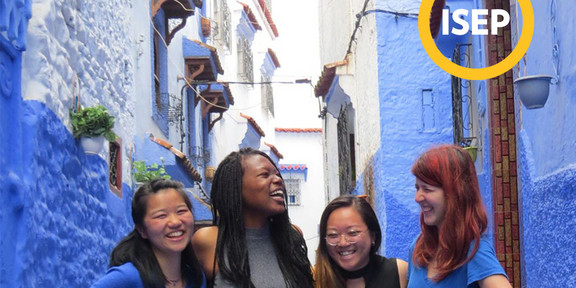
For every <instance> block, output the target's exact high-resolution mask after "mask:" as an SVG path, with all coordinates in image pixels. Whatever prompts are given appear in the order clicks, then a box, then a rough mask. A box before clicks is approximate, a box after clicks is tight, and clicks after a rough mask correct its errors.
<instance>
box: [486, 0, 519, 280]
mask: <svg viewBox="0 0 576 288" xmlns="http://www.w3.org/2000/svg"><path fill="white" fill-rule="evenodd" d="M485 7H486V8H487V9H504V10H506V11H508V12H510V1H509V0H486V1H485ZM510 39H511V33H510V25H508V26H507V27H504V28H503V29H499V33H498V35H494V36H488V44H487V45H488V47H487V51H488V53H489V54H488V65H489V66H492V65H494V64H496V63H498V62H500V61H502V60H503V59H505V58H506V57H507V56H508V55H509V54H510V52H511V49H512V45H511V41H510ZM489 85H490V90H489V91H490V92H489V107H490V127H491V129H490V131H491V135H490V136H491V137H490V138H491V145H492V147H491V153H490V154H491V155H492V159H491V161H492V191H493V197H494V198H493V203H494V205H493V207H494V229H495V231H494V234H495V237H496V239H495V242H494V243H495V248H496V254H497V255H498V260H500V263H501V264H502V266H503V267H504V268H505V269H506V273H507V274H508V278H509V279H510V282H511V283H512V285H513V286H514V287H521V278H520V277H521V273H520V271H521V270H520V233H519V227H520V225H519V218H518V217H519V213H518V186H517V183H518V179H517V173H516V127H515V119H514V118H515V115H514V114H515V113H514V90H513V88H514V84H513V77H512V70H510V71H508V72H506V73H505V74H502V75H500V76H498V77H496V78H492V79H490V80H489Z"/></svg>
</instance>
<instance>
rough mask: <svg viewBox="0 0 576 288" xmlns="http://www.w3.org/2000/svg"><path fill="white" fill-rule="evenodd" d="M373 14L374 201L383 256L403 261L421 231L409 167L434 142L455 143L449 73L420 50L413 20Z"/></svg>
mask: <svg viewBox="0 0 576 288" xmlns="http://www.w3.org/2000/svg"><path fill="white" fill-rule="evenodd" d="M375 15H376V21H377V30H378V67H379V71H378V78H379V81H378V82H379V97H380V105H381V107H380V115H381V116H380V117H381V119H380V126H381V129H382V130H381V139H382V144H381V147H380V149H379V150H378V152H377V153H376V155H375V156H374V160H373V165H374V173H375V174H374V180H375V193H376V196H375V201H374V203H375V209H376V212H377V214H378V216H379V218H380V222H381V225H382V231H383V232H384V234H385V235H384V237H383V238H384V239H383V243H382V244H383V245H382V250H383V251H382V252H383V253H384V254H385V255H387V256H392V257H399V258H402V259H407V258H408V246H409V244H410V243H411V241H412V240H413V239H414V238H415V237H416V236H417V234H418V233H419V230H420V228H419V218H418V217H419V214H420V209H419V207H418V206H417V204H416V203H415V202H414V177H413V176H412V175H411V173H410V167H411V166H412V164H413V163H414V161H415V160H416V157H417V156H418V155H419V154H420V153H421V152H423V151H424V150H425V149H426V148H427V147H429V146H430V145H431V144H432V143H450V142H452V141H453V140H452V137H453V136H452V117H451V115H452V112H451V111H452V110H451V101H452V100H451V88H450V87H451V86H450V75H449V74H447V73H446V72H444V71H442V70H441V69H440V68H439V67H438V66H437V65H436V64H434V63H433V62H432V60H431V59H430V58H429V57H428V55H427V54H426V52H425V51H424V48H423V47H422V44H421V42H420V38H419V35H418V32H417V31H418V27H417V24H418V21H417V19H416V18H407V17H398V18H396V17H395V16H394V15H390V14H385V13H376V14H375ZM423 101H424V102H423ZM423 103H431V104H432V105H423Z"/></svg>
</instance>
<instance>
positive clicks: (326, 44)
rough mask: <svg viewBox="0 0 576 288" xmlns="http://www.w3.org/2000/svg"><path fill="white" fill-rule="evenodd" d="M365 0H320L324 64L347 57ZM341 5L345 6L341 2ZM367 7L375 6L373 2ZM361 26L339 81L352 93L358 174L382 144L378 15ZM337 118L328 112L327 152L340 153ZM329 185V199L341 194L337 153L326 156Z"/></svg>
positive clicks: (348, 92)
mask: <svg viewBox="0 0 576 288" xmlns="http://www.w3.org/2000/svg"><path fill="white" fill-rule="evenodd" d="M364 2H365V1H363V0H352V1H346V2H344V3H339V5H333V3H332V1H326V0H320V14H319V15H320V27H319V29H320V31H322V33H321V34H320V35H321V36H320V39H321V41H320V43H321V45H320V49H321V52H320V55H321V59H322V65H326V64H330V63H334V62H337V61H341V60H343V59H345V56H346V51H347V50H348V46H349V43H350V38H351V36H352V33H353V31H354V26H355V23H356V19H357V18H356V16H355V15H356V14H358V13H360V12H361V10H362V7H363V5H364ZM340 4H341V5H340ZM366 9H367V10H370V9H374V4H373V3H372V2H369V3H368V6H367V8H366ZM334 19H339V21H334ZM360 24H361V25H360V29H358V31H357V32H356V36H355V39H356V40H355V42H354V43H353V44H352V46H351V54H350V55H349V57H348V61H349V62H348V65H347V66H342V67H338V68H337V69H336V74H337V75H339V84H340V86H341V87H342V89H343V90H344V91H345V93H346V94H347V95H348V96H350V100H351V102H352V106H353V108H354V111H355V123H351V124H352V125H354V130H355V139H356V142H355V143H350V145H355V146H356V147H355V151H356V175H360V174H362V173H363V171H364V167H365V166H366V164H367V163H368V162H369V161H370V160H371V158H372V156H373V155H374V154H375V153H376V151H377V149H378V148H379V147H380V144H381V140H380V122H379V121H378V120H377V119H380V112H379V111H380V104H379V103H380V102H379V98H378V73H377V71H378V56H377V45H376V40H377V32H376V23H375V18H374V15H373V14H371V15H367V16H365V17H363V18H362V20H361V23H360ZM336 124H337V119H335V118H334V116H332V115H330V114H327V116H326V119H325V122H324V127H325V137H326V151H325V152H326V154H327V155H338V140H337V139H338V138H337V137H338V135H337V131H336V129H337V128H336ZM326 173H327V175H326V180H327V183H326V185H327V186H328V190H329V198H330V199H332V198H334V197H336V196H337V195H339V193H341V192H340V191H339V185H338V179H339V175H338V159H337V156H331V157H327V158H326Z"/></svg>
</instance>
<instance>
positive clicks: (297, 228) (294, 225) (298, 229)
mask: <svg viewBox="0 0 576 288" xmlns="http://www.w3.org/2000/svg"><path fill="white" fill-rule="evenodd" d="M292 228H294V229H296V231H298V233H300V235H302V236H304V232H302V229H300V227H298V225H296V224H292Z"/></svg>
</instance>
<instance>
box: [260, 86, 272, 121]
mask: <svg viewBox="0 0 576 288" xmlns="http://www.w3.org/2000/svg"><path fill="white" fill-rule="evenodd" d="M268 82H270V78H269V77H265V76H262V83H266V84H262V85H261V94H262V108H263V109H264V111H265V112H269V113H270V114H271V115H272V116H273V117H274V91H273V90H272V84H270V83H268Z"/></svg>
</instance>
